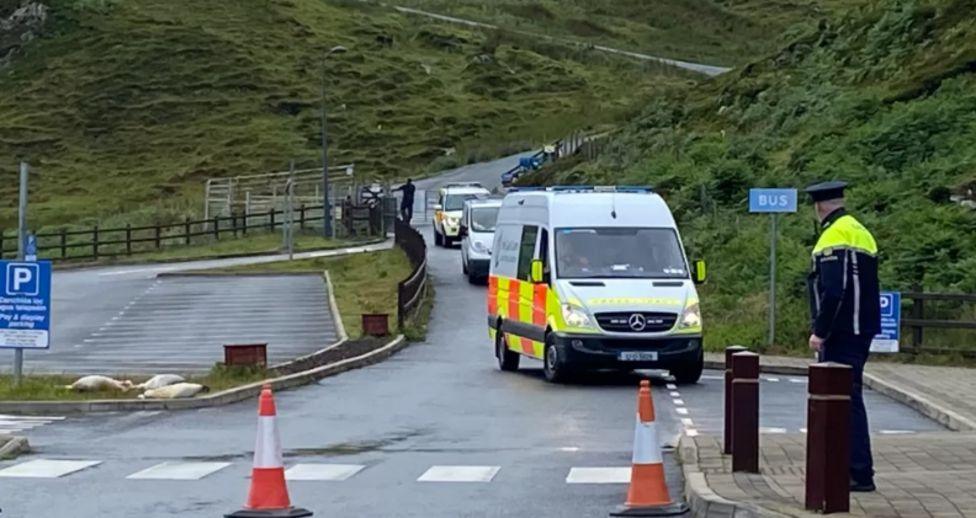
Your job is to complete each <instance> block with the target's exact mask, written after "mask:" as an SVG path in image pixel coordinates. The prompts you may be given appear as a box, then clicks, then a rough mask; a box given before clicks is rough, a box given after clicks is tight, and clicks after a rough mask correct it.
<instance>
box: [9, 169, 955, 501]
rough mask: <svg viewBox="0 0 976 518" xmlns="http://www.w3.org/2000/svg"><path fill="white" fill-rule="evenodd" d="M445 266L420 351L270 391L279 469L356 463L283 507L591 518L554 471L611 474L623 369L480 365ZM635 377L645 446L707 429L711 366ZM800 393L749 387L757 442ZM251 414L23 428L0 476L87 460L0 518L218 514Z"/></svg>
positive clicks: (880, 419)
mask: <svg viewBox="0 0 976 518" xmlns="http://www.w3.org/2000/svg"><path fill="white" fill-rule="evenodd" d="M424 183H425V184H426V185H424V187H423V188H428V187H431V185H430V183H431V181H425V182H424ZM425 230H426V232H428V239H430V237H429V231H430V229H429V228H428V229H425ZM431 241H432V240H431ZM459 261H460V258H459V254H458V251H457V249H453V250H446V249H442V248H434V247H433V246H431V248H430V268H431V273H432V275H433V282H434V286H435V288H436V293H437V299H436V300H437V302H436V306H435V309H434V312H433V315H432V322H431V325H430V329H429V335H428V338H427V340H426V341H424V342H423V343H417V344H413V345H411V346H410V347H408V348H407V349H405V350H404V351H402V352H400V353H399V354H397V355H396V356H394V357H393V358H391V359H389V360H387V361H386V362H384V363H381V364H378V365H374V366H371V367H368V368H365V369H361V370H357V371H352V372H348V373H345V374H342V375H340V376H337V377H333V378H328V379H325V380H322V381H321V382H319V383H317V384H315V385H312V386H308V387H304V388H301V389H297V390H294V391H289V392H283V393H280V394H278V395H277V401H278V412H279V427H280V428H281V431H282V443H283V446H284V449H285V463H286V465H287V466H289V467H291V466H294V465H296V464H312V463H330V464H344V465H353V466H357V467H361V468H362V469H361V470H360V471H358V472H357V473H356V474H354V475H353V476H351V477H350V478H348V479H346V480H343V481H322V480H319V481H292V482H291V483H290V490H291V495H292V500H293V502H294V503H295V504H296V505H301V506H304V507H307V508H309V509H311V510H313V511H315V512H316V516H364V517H374V516H375V517H381V516H397V517H445V518H447V517H459V516H465V517H468V516H470V517H509V516H510V517H522V516H543V517H597V516H606V514H607V511H608V510H610V509H611V508H612V507H614V506H615V505H617V504H619V503H621V502H622V501H623V498H624V495H625V492H626V485H625V484H620V483H610V484H568V483H567V482H566V478H567V476H568V475H569V473H570V470H571V469H572V468H586V467H616V468H624V469H626V468H627V467H628V466H629V462H630V456H631V443H632V440H633V437H632V434H633V420H634V410H635V398H636V386H637V383H638V380H639V377H638V376H636V375H631V376H620V375H613V376H594V377H592V378H591V379H589V380H588V381H587V382H586V383H584V384H581V385H571V386H561V385H551V384H548V383H546V382H545V381H544V380H543V379H542V374H541V371H540V366H539V365H538V364H536V363H535V362H524V364H523V365H525V366H526V367H527V368H524V369H523V370H522V371H520V372H518V373H502V372H500V371H498V370H497V369H496V367H495V363H494V357H493V355H492V348H491V344H490V343H489V340H488V337H487V331H486V329H485V323H484V314H485V288H484V287H479V286H471V285H469V284H468V283H467V282H466V281H465V280H464V278H463V277H462V276H461V271H460V264H459ZM645 374H648V375H650V376H651V377H652V380H653V383H654V398H655V405H656V407H657V417H658V424H659V428H660V431H661V434H660V437H661V440H662V442H663V443H666V444H667V443H671V442H673V440H674V439H675V438H676V436H677V435H678V434H679V433H681V432H682V431H683V430H686V429H691V430H695V431H697V432H699V433H707V432H716V431H718V430H719V429H720V427H721V413H720V409H721V397H722V391H721V383H720V381H719V380H718V373H717V372H707V373H706V377H705V379H703V381H702V383H701V384H699V385H695V386H687V387H676V388H669V387H668V386H667V384H668V380H667V379H666V378H664V377H662V375H661V374H656V373H645ZM805 388H806V387H805V384H804V380H803V379H802V378H795V379H794V380H792V381H791V379H790V378H789V377H779V378H773V379H767V380H766V381H764V383H763V385H762V390H763V391H762V403H763V422H762V425H763V426H764V427H767V428H768V430H767V432H769V433H779V430H778V428H782V429H783V430H785V431H796V429H797V428H798V427H799V426H802V423H803V415H804V414H805V410H804V400H805ZM868 404H869V413H870V417H871V419H872V429H873V430H875V431H877V432H880V431H881V430H886V431H890V432H897V433H904V432H911V431H913V430H915V431H917V430H929V429H937V428H938V426H937V425H936V424H934V423H932V422H931V421H928V420H926V419H924V418H922V417H921V416H920V415H918V414H917V413H915V412H914V411H912V410H910V409H908V408H906V407H904V406H901V405H899V404H897V403H895V402H893V401H891V400H889V399H887V398H884V397H882V396H880V395H877V394H872V395H870V397H869V399H868ZM255 413H256V412H255V404H254V403H253V402H251V403H244V404H237V405H232V406H228V407H222V408H214V409H204V410H200V411H190V412H176V413H172V412H147V413H137V414H128V415H121V414H119V415H97V416H88V417H69V418H68V419H66V420H64V421H59V422H53V423H51V424H47V425H44V426H39V427H37V428H33V429H30V430H28V431H27V435H28V437H29V438H30V439H31V442H32V444H33V445H34V446H35V448H36V450H37V452H36V453H35V454H32V455H29V456H26V457H22V458H20V459H18V460H17V461H8V462H2V463H0V470H2V469H3V468H6V467H9V466H12V465H18V464H20V463H23V462H28V461H32V460H37V459H42V458H43V459H75V460H91V461H99V462H100V464H98V465H95V466H93V467H90V468H87V469H85V470H82V471H79V472H76V473H73V474H70V475H66V476H64V477H62V478H56V479H28V478H0V508H3V512H4V514H3V516H4V517H7V516H11V517H18V518H19V517H35V516H57V517H62V516H64V517H69V516H79V517H89V516H90V517H95V516H109V517H114V516H118V517H132V516H145V517H172V516H181V517H184V516H185V517H198V516H199V517H213V516H220V515H222V513H224V512H227V511H231V510H235V509H237V508H239V506H240V505H241V504H242V503H243V502H244V499H245V497H246V491H247V484H248V480H247V477H248V475H249V472H250V462H251V459H250V455H251V452H252V451H253V447H254V429H255ZM163 462H171V463H177V465H180V463H187V462H203V463H208V464H206V465H205V466H208V468H207V470H209V469H216V471H213V472H211V473H209V474H207V475H206V476H203V477H202V478H198V479H193V480H132V479H127V478H126V477H128V476H130V475H132V474H134V473H137V472H139V471H141V470H144V469H146V468H150V467H152V466H155V465H158V464H160V463H163ZM665 463H666V467H667V469H668V473H669V477H670V480H669V483H670V486H671V488H672V495H674V496H680V495H679V494H678V487H679V485H680V477H679V476H678V468H677V466H676V464H675V462H674V459H673V457H672V456H671V455H670V454H666V455H665ZM432 466H466V467H475V466H479V467H484V469H475V470H474V471H477V472H478V473H479V474H482V475H484V474H485V473H487V474H488V475H484V476H485V479H488V478H490V481H488V482H421V481H418V480H417V479H418V478H420V477H422V476H423V475H424V474H425V473H426V472H427V470H428V469H429V468H431V467H432ZM217 468H219V469H217ZM205 471H206V470H205ZM0 473H2V471H0ZM492 473H494V476H493V477H492V476H491V475H490V474H492Z"/></svg>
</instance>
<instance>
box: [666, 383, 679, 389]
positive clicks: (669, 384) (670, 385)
mask: <svg viewBox="0 0 976 518" xmlns="http://www.w3.org/2000/svg"><path fill="white" fill-rule="evenodd" d="M665 387H666V388H667V389H668V390H678V386H677V385H675V384H674V383H668V384H667V385H665Z"/></svg>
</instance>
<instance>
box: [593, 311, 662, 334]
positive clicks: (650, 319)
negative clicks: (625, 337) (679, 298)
mask: <svg viewBox="0 0 976 518" xmlns="http://www.w3.org/2000/svg"><path fill="white" fill-rule="evenodd" d="M638 316H639V317H640V318H638ZM641 319H643V326H641V325H639V322H641ZM677 320H678V315H677V314H675V313H654V312H647V311H639V312H617V313H597V314H596V321H597V323H598V324H600V327H601V328H602V329H603V330H604V331H611V332H614V333H663V332H665V331H670V330H671V328H672V327H674V323H675V322H676V321H677ZM632 321H636V322H635V324H637V325H631V324H632Z"/></svg>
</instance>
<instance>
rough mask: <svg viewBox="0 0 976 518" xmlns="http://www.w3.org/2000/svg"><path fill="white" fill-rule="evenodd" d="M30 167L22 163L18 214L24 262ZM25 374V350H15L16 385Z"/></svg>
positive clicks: (19, 255)
mask: <svg viewBox="0 0 976 518" xmlns="http://www.w3.org/2000/svg"><path fill="white" fill-rule="evenodd" d="M29 171H30V166H28V165H27V162H21V163H20V204H19V208H18V212H17V214H18V215H17V260H18V261H23V260H24V256H25V255H26V253H27V250H26V248H27V174H28V172H29ZM23 374H24V350H23V349H22V348H20V347H18V348H16V349H14V385H20V382H21V380H22V378H23Z"/></svg>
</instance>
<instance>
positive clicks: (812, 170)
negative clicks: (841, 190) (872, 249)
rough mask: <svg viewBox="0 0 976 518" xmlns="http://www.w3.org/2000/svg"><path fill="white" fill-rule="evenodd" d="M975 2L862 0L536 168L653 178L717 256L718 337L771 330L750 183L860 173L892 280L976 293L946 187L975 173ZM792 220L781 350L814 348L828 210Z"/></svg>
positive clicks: (974, 265) (972, 235) (956, 187)
mask: <svg viewBox="0 0 976 518" xmlns="http://www.w3.org/2000/svg"><path fill="white" fill-rule="evenodd" d="M973 7H974V3H973V1H972V0H924V1H923V0H919V1H910V0H899V1H895V2H885V3H878V4H873V5H872V6H871V7H870V8H862V9H857V10H851V11H850V12H848V13H845V14H842V15H839V16H836V17H834V18H832V19H830V20H829V21H827V22H824V23H823V24H821V25H820V26H818V27H809V28H807V29H806V30H804V31H802V32H800V33H798V34H796V35H794V36H793V38H792V40H791V41H790V43H789V44H787V45H785V46H784V47H783V49H781V50H780V51H779V52H777V53H775V55H774V57H773V58H771V59H764V60H758V61H756V62H755V63H752V64H750V65H748V66H745V67H742V68H741V69H740V70H738V71H736V72H733V73H731V74H729V75H728V76H724V77H721V78H719V79H717V80H715V81H712V82H709V83H707V84H702V85H699V86H697V87H696V88H693V89H687V90H680V91H679V90H675V91H672V92H669V93H668V94H666V95H663V96H662V97H661V98H660V99H658V100H655V101H654V102H652V103H650V104H649V105H648V106H647V107H646V109H645V110H644V112H643V114H642V115H641V116H639V117H637V118H635V119H634V120H633V121H632V122H631V123H630V124H629V125H627V127H626V128H625V129H624V130H623V131H622V132H621V133H620V134H619V135H618V136H616V138H615V142H614V143H613V145H612V146H611V148H610V150H609V151H608V152H606V153H604V154H603V155H602V156H601V158H600V160H598V161H597V162H593V163H576V164H575V165H572V166H563V167H561V168H559V169H552V170H549V171H547V172H543V173H541V174H539V175H536V176H535V177H531V178H527V179H526V181H527V182H529V183H532V182H536V183H538V182H544V183H596V184H600V183H619V184H650V185H654V186H655V187H656V188H657V189H658V190H659V191H660V192H661V193H662V194H663V195H664V197H665V199H666V200H667V202H668V203H669V205H670V206H671V207H672V210H673V211H674V213H675V216H676V218H677V220H678V222H679V225H680V227H681V229H682V233H683V237H684V239H685V243H686V246H687V247H688V250H689V254H690V255H691V256H693V257H701V258H704V259H706V260H708V262H709V264H710V268H709V272H710V277H711V279H710V281H709V283H708V284H707V285H706V286H705V287H704V288H703V290H702V310H703V313H704V318H705V325H706V345H707V346H708V347H709V348H710V349H712V350H719V349H721V348H723V347H724V346H726V345H729V344H733V343H735V344H744V345H750V346H756V347H758V346H760V345H761V344H764V343H765V342H766V333H767V327H766V326H767V324H766V318H767V311H768V303H767V300H768V273H767V272H768V268H769V266H768V264H769V263H768V261H769V259H768V256H769V226H768V225H769V218H768V217H764V216H761V215H750V214H749V213H748V210H747V205H748V204H747V200H748V189H749V188H750V187H756V186H765V187H800V188H802V187H804V186H806V185H808V184H810V183H813V182H814V181H819V180H823V179H832V178H837V179H845V180H848V181H850V182H851V183H852V188H851V189H849V192H848V194H849V196H848V198H849V204H850V208H851V210H852V212H853V213H854V214H855V215H856V216H857V217H858V218H859V219H861V221H863V222H864V223H865V225H866V226H867V227H868V228H869V229H871V230H872V231H873V232H874V234H875V236H876V237H877V239H878V241H879V246H880V249H881V255H880V261H881V263H880V264H881V266H880V275H881V285H882V288H883V289H887V290H901V291H908V290H909V289H910V288H911V286H912V285H913V284H916V283H918V284H919V285H921V286H922V287H923V288H924V289H925V290H926V291H933V292H941V291H945V292H963V293H976V275H974V274H973V272H976V211H973V210H971V209H967V208H964V207H962V206H960V205H959V204H957V203H953V202H952V201H950V197H951V196H952V195H954V194H955V195H962V196H967V192H970V190H971V189H973V188H974V187H976V147H974V146H973V145H972V143H973V142H976V115H974V114H976V19H974V18H973V17H972V16H971V13H972V8H973ZM969 196H970V197H971V196H972V195H971V194H969ZM780 221H781V225H780V238H779V274H778V275H779V285H778V292H777V300H778V327H777V334H776V344H777V345H776V347H775V348H774V351H778V352H795V353H798V354H802V355H806V354H807V353H806V350H805V348H806V345H805V344H806V338H807V336H808V334H809V327H808V326H809V316H808V305H807V300H806V291H805V278H806V275H807V272H808V271H809V267H810V265H809V261H810V250H811V248H812V247H813V245H814V243H815V241H816V237H817V231H816V225H815V220H814V216H813V212H812V209H810V208H809V207H807V206H802V207H801V210H800V212H799V213H798V214H795V215H786V216H784V217H782V218H780ZM928 309H929V308H928V307H927V308H926V310H928ZM909 310H910V308H909V306H908V305H907V304H906V306H905V308H904V311H905V314H906V315H907V314H908V313H907V312H908V311H909ZM973 310H974V308H972V305H969V306H965V305H951V304H946V305H943V306H941V307H937V308H936V307H933V310H932V314H931V316H930V318H945V319H956V320H971V319H972V318H973V315H974V313H973ZM927 316H929V315H927ZM909 340H910V336H908V333H907V331H906V333H905V338H904V341H909ZM926 344H927V345H930V346H939V347H966V348H968V349H969V350H973V349H976V333H973V332H972V331H966V332H962V331H956V332H939V331H932V332H929V331H926ZM923 359H925V358H923Z"/></svg>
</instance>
